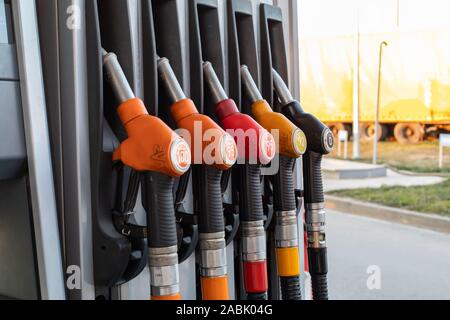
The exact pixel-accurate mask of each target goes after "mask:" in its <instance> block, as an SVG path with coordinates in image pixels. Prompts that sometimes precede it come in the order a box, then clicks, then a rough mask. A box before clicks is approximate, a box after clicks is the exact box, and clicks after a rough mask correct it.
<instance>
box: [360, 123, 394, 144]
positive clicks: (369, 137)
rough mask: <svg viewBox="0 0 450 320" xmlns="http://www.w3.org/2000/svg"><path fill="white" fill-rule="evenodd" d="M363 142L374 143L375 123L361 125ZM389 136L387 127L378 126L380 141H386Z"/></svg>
mask: <svg viewBox="0 0 450 320" xmlns="http://www.w3.org/2000/svg"><path fill="white" fill-rule="evenodd" d="M360 131H361V133H360V135H361V141H362V142H373V137H374V135H375V124H374V123H363V124H362V125H361V130H360ZM387 135H388V127H387V126H386V125H382V124H379V125H378V141H380V140H384V139H386V137H387Z"/></svg>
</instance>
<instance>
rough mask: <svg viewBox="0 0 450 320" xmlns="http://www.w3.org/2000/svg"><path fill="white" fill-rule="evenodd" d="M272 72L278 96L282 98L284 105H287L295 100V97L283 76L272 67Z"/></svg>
mask: <svg viewBox="0 0 450 320" xmlns="http://www.w3.org/2000/svg"><path fill="white" fill-rule="evenodd" d="M272 74H273V85H274V87H275V91H276V93H277V95H278V97H279V98H280V100H281V103H282V104H283V105H286V104H289V103H291V102H293V101H294V98H293V97H292V94H291V91H289V88H288V86H287V85H286V83H285V82H284V80H283V78H281V76H280V75H279V73H278V72H277V71H276V70H275V69H272Z"/></svg>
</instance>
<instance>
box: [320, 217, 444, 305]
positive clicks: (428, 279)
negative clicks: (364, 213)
mask: <svg viewBox="0 0 450 320" xmlns="http://www.w3.org/2000/svg"><path fill="white" fill-rule="evenodd" d="M327 225H328V227H327V235H328V241H327V242H328V247H329V249H328V250H329V265H330V266H329V267H330V271H329V291H330V299H335V300H341V299H350V300H353V299H356V300H360V299H363V300H366V299H367V300H372V299H395V300H396V299H450V235H445V234H440V233H436V232H432V231H428V230H422V229H417V228H412V227H408V226H403V225H399V224H392V223H389V222H385V221H379V220H374V219H369V218H364V217H357V216H352V215H346V214H342V213H338V212H328V216H327ZM368 268H371V270H370V271H371V272H374V273H372V274H368V273H367V271H368ZM378 271H379V275H380V277H379V278H376V277H377V274H378ZM369 278H370V281H369V284H370V286H371V287H377V284H380V286H381V288H380V289H373V290H369V289H368V285H367V282H368V279H369ZM377 279H379V280H380V281H379V282H377V281H376V280H377Z"/></svg>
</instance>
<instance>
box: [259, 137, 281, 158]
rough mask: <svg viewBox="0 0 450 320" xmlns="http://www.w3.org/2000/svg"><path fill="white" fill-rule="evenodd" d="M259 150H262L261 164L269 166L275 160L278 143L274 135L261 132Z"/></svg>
mask: <svg viewBox="0 0 450 320" xmlns="http://www.w3.org/2000/svg"><path fill="white" fill-rule="evenodd" d="M259 148H260V150H261V151H260V159H259V160H260V162H261V163H262V164H264V165H265V164H268V163H269V162H270V161H272V160H273V158H274V157H275V153H276V149H277V147H276V143H275V139H274V137H273V135H271V134H270V133H269V132H268V131H265V130H264V131H263V132H261V135H260V139H259Z"/></svg>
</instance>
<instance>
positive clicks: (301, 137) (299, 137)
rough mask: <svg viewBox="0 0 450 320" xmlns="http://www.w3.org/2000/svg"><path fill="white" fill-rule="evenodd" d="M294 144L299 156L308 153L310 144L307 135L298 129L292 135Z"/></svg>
mask: <svg viewBox="0 0 450 320" xmlns="http://www.w3.org/2000/svg"><path fill="white" fill-rule="evenodd" d="M292 143H293V145H294V149H295V152H296V153H297V154H298V155H299V156H300V155H302V154H304V153H305V152H306V148H307V146H308V142H307V140H306V135H305V133H304V132H303V131H302V130H300V129H296V130H295V131H294V132H293V133H292Z"/></svg>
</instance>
